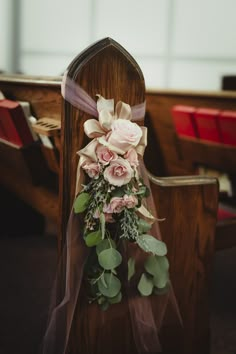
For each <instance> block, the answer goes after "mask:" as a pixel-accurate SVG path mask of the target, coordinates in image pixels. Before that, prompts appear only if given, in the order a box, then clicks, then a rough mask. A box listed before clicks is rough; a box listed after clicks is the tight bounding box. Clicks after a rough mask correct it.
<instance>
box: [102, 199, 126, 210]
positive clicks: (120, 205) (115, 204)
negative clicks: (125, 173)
mask: <svg viewBox="0 0 236 354" xmlns="http://www.w3.org/2000/svg"><path fill="white" fill-rule="evenodd" d="M123 209H124V200H123V198H120V197H113V198H111V200H110V203H109V204H108V205H105V206H104V208H103V211H104V213H108V214H112V213H120V212H122V210H123Z"/></svg>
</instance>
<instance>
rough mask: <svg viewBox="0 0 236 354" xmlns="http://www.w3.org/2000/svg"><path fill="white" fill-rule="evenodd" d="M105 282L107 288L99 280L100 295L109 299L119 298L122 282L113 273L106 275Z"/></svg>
mask: <svg viewBox="0 0 236 354" xmlns="http://www.w3.org/2000/svg"><path fill="white" fill-rule="evenodd" d="M104 281H105V283H106V285H107V287H105V286H104V284H103V281H102V280H101V278H100V279H99V280H98V289H99V291H100V293H101V294H102V295H104V296H106V297H108V298H113V297H115V296H117V295H118V293H119V292H120V289H121V282H120V280H119V279H118V278H117V277H116V276H115V275H114V274H112V273H105V274H104Z"/></svg>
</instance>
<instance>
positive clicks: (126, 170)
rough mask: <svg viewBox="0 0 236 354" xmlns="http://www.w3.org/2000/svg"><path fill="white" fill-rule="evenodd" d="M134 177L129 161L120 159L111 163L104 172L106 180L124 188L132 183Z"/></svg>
mask: <svg viewBox="0 0 236 354" xmlns="http://www.w3.org/2000/svg"><path fill="white" fill-rule="evenodd" d="M133 175H134V171H133V170H132V168H131V166H130V164H129V162H128V161H126V160H124V159H123V158H121V157H119V158H117V160H115V161H111V163H110V165H109V166H108V167H107V168H106V169H105V171H104V178H105V180H106V181H108V182H109V183H110V184H112V185H113V186H123V185H124V184H127V183H129V182H130V180H131V178H132V177H133Z"/></svg>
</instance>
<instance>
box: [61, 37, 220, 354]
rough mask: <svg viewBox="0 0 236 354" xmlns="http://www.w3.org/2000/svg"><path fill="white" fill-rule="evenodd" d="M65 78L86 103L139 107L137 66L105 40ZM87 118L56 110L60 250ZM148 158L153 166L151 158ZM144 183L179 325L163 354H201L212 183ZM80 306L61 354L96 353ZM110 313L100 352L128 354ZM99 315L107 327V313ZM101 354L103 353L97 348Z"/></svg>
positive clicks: (168, 331)
mask: <svg viewBox="0 0 236 354" xmlns="http://www.w3.org/2000/svg"><path fill="white" fill-rule="evenodd" d="M111 63H112V65H111ZM99 68H100V69H99ZM98 69H99V70H98ZM114 72H115V73H116V75H114ZM69 75H70V77H72V78H73V79H74V80H75V81H76V82H77V83H79V84H80V85H81V86H82V87H83V88H84V89H85V90H86V92H87V93H89V95H91V96H92V97H94V95H95V94H96V93H97V92H99V93H100V94H102V95H104V96H105V97H109V98H111V97H112V98H113V97H114V98H115V101H117V100H120V99H121V100H124V101H125V102H127V103H129V104H131V105H133V104H135V103H140V101H141V100H142V99H143V97H144V96H143V95H144V87H143V83H142V80H143V79H142V76H141V74H140V71H139V68H138V67H137V64H136V63H135V62H133V61H132V58H131V57H130V56H129V54H128V53H126V52H125V51H124V50H123V49H122V48H121V47H120V46H119V45H118V44H117V43H115V42H114V41H113V40H111V39H109V38H108V39H105V40H103V41H101V42H98V44H96V45H95V46H92V47H91V48H89V50H88V51H85V52H84V53H83V55H82V57H81V56H78V57H77V58H75V60H74V61H73V63H72V64H71V65H70V66H69ZM88 118H89V115H88V114H86V113H84V112H82V111H78V110H77V109H75V108H73V107H72V106H71V105H70V104H69V103H68V102H65V103H64V109H63V114H62V151H61V154H62V159H61V161H62V165H61V179H60V210H61V214H60V215H61V216H60V220H61V244H62V247H63V244H64V243H65V238H66V227H67V222H68V217H69V214H70V210H71V207H72V204H73V199H74V191H75V183H76V168H77V163H78V159H75V158H73V156H76V152H77V151H78V150H79V149H80V148H81V147H82V146H83V145H84V143H85V140H84V134H83V129H82V124H83V123H84V121H85V120H86V119H88ZM149 158H152V159H153V161H154V160H156V155H153V156H149ZM149 177H150V181H151V185H152V191H153V193H154V198H155V202H156V205H157V210H158V215H159V217H163V218H166V220H165V221H164V222H162V223H161V224H160V227H161V231H162V234H163V238H164V240H165V242H166V243H167V245H168V249H169V257H170V262H171V264H172V265H171V274H172V280H173V285H174V289H175V291H176V296H177V300H178V303H179V306H180V312H181V314H182V318H183V330H182V332H184V335H181V334H180V330H179V327H178V326H171V325H169V326H167V328H164V330H163V333H162V336H163V348H164V352H165V353H181V354H184V353H186V354H190V353H191V354H197V353H209V327H210V326H209V308H208V287H209V276H210V267H211V262H212V256H213V253H214V232H215V222H216V212H217V197H218V185H217V181H216V179H214V178H201V177H197V176H193V177H173V178H172V177H170V178H155V177H153V176H152V175H149ZM80 301H82V303H83V306H81V304H80V306H79V305H78V307H77V310H76V316H75V319H74V322H73V324H72V329H71V335H70V342H69V348H70V349H68V353H70V354H72V353H73V354H77V353H79V350H80V349H79V348H83V349H81V350H82V352H83V354H86V353H90V352H91V353H93V354H96V353H99V354H100V353H102V351H100V349H99V348H98V347H97V342H96V338H97V331H98V330H99V326H100V320H98V321H99V322H97V318H100V315H99V314H98V312H97V311H98V310H97V308H96V307H95V306H93V305H90V307H88V305H87V304H86V302H84V299H83V295H81V297H80ZM114 311H115V312H116V313H117V316H118V320H117V322H116V323H114V322H111V325H110V326H109V328H107V330H108V331H109V332H108V333H109V334H107V337H106V341H107V345H108V344H109V347H110V346H111V345H112V344H111V343H112V341H114V343H113V348H114V350H113V352H114V354H115V353H121V352H123V353H127V354H128V353H131V352H132V353H136V352H137V351H136V349H135V347H134V344H133V340H132V334H131V332H130V324H129V317H128V314H127V313H126V312H127V309H126V308H125V305H122V304H121V305H120V304H117V305H116V309H114ZM118 314H119V315H118ZM122 314H124V317H122V316H123V315H122ZM125 314H126V315H125ZM84 316H86V318H85V317H84ZM104 316H105V317H106V318H107V320H108V323H109V314H105V315H104ZM107 316H108V317H107ZM105 323H106V322H105ZM85 327H86V332H84V330H85ZM125 327H126V328H127V331H128V332H127V333H129V335H128V338H129V340H128V341H127V333H126V335H122V333H123V328H125ZM84 333H86V334H84ZM104 340H105V339H104ZM117 340H118V342H117ZM122 346H123V350H121V348H122ZM103 353H106V344H105V342H104V348H103Z"/></svg>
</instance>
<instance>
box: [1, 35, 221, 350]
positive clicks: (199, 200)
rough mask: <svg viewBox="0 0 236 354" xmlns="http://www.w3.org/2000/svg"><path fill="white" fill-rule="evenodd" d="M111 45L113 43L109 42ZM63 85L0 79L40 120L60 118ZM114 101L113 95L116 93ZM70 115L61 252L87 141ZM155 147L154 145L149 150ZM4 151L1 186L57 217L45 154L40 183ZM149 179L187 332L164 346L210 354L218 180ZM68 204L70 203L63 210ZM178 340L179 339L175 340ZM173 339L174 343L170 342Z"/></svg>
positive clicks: (15, 155)
mask: <svg viewBox="0 0 236 354" xmlns="http://www.w3.org/2000/svg"><path fill="white" fill-rule="evenodd" d="M107 45H108V46H109V45H110V43H109V41H108V42H107ZM75 65H76V61H75ZM60 83H61V78H56V79H55V80H53V79H50V78H47V79H46V78H45V79H41V78H37V77H35V78H34V77H28V78H27V77H23V78H22V77H12V78H9V77H7V78H6V77H2V78H0V89H1V90H2V91H3V92H4V94H5V95H6V97H9V98H12V99H16V100H26V101H29V102H30V104H31V107H32V113H33V115H35V116H36V117H37V118H40V117H42V116H50V117H54V118H56V119H60V116H61V95H60ZM121 92H122V91H120V94H121ZM150 95H151V96H152V94H149V93H148V94H147V95H146V99H147V102H149V103H148V107H149V105H150V107H151V104H150V97H151V96H150ZM112 97H114V93H113V92H112ZM127 97H129V96H126V94H124V98H123V99H124V100H126V99H127ZM117 98H118V97H117ZM131 103H132V102H131ZM148 109H149V108H148ZM67 113H68V106H67V108H65V111H64V113H63V117H65V114H67ZM69 113H70V114H72V116H73V119H72V120H69V121H67V122H65V121H64V122H63V127H62V153H61V154H62V156H61V159H62V166H61V170H60V181H61V182H60V185H61V188H60V200H61V202H60V203H61V212H60V216H59V224H60V225H61V228H60V230H61V231H60V237H59V241H58V244H59V249H61V248H62V246H63V244H64V242H65V232H66V224H67V219H68V214H69V210H70V207H71V204H72V200H73V195H74V188H73V187H74V182H73V179H74V174H73V173H72V171H75V169H76V162H75V160H74V159H73V160H70V159H68V153H69V152H71V149H72V150H73V152H75V151H77V149H78V148H79V146H81V144H82V142H83V139H82V140H81V135H80V134H79V131H77V133H75V134H78V135H75V136H74V137H73V141H72V140H71V142H70V132H71V131H73V132H76V130H70V128H71V125H73V127H74V128H76V127H77V126H78V125H79V126H80V124H81V123H82V122H81V118H80V116H78V114H77V112H76V110H72V112H71V111H70V110H69ZM63 120H64V118H63ZM167 136H168V135H167ZM150 145H151V141H150V142H149V147H150ZM157 147H158V142H157V145H154V154H153V155H152V156H150V155H149V153H147V160H149V158H148V156H149V157H150V159H151V160H153V159H154V157H155V158H156V156H157V155H156V154H157ZM4 148H5V146H3V145H2V144H0V167H1V171H4V173H1V176H0V183H1V184H2V185H4V186H6V187H7V188H9V189H11V190H12V191H13V192H14V193H15V194H16V195H18V196H19V197H20V198H22V199H23V200H25V201H26V202H28V203H29V204H30V205H32V206H33V207H34V208H36V209H37V210H38V211H40V212H41V213H42V214H44V215H47V216H50V217H52V218H54V219H57V218H58V192H57V188H55V185H56V184H57V181H56V182H55V180H54V182H55V184H54V185H52V182H53V181H49V179H50V178H49V177H51V176H49V177H48V174H47V173H46V176H45V168H46V169H47V167H45V164H44V165H41V162H42V161H41V159H42V155H39V156H38V157H37V158H36V161H37V164H38V165H39V166H40V168H39V169H40V170H41V173H42V175H43V176H42V178H40V179H39V181H37V183H36V184H35V181H33V180H32V176H31V175H30V173H29V169H28V166H27V165H25V159H24V158H22V151H16V150H13V149H12V148H11V149H10V148H9V147H7V148H6V149H8V150H7V153H5V155H4ZM4 156H5V157H4ZM6 156H10V161H12V162H10V163H9V164H7V163H6ZM35 156H36V155H34V157H35ZM151 160H149V161H148V162H150V161H151ZM16 165H17V170H16ZM157 165H158V168H160V166H162V160H161V158H160V159H159V160H158V163H157ZM63 166H64V167H63ZM66 166H67V167H68V166H69V168H68V169H67V168H65V167H66ZM162 167H163V166H162ZM163 172H164V169H163ZM157 173H158V171H157ZM47 177H48V178H49V179H47ZM150 181H151V186H152V191H153V194H154V198H155V202H156V206H157V210H158V215H159V217H160V218H162V217H163V218H165V219H166V220H165V221H163V222H161V223H160V228H161V232H162V235H163V238H164V240H165V242H166V243H167V245H168V249H169V258H170V262H171V278H172V282H173V286H174V289H175V292H176V296H177V300H178V303H179V306H180V312H181V315H182V318H183V324H184V327H183V330H184V333H185V335H184V336H180V335H179V331H177V328H175V327H174V328H173V327H172V328H171V326H170V327H169V328H166V333H165V331H164V333H163V341H164V342H163V347H164V349H165V352H166V353H170V352H173V353H177V352H179V353H181V354H182V353H183V354H184V353H186V354H190V353H193V354H195V353H196V354H197V353H199V352H201V353H209V327H210V325H209V311H208V310H209V309H208V288H209V277H210V267H211V262H212V256H213V253H214V227H215V221H216V210H217V196H218V187H217V181H216V179H214V178H201V177H198V176H193V177H170V178H160V177H159V178H157V177H154V176H153V175H151V174H150ZM49 182H50V183H49ZM68 191H69V194H68ZM65 199H66V202H65ZM63 200H64V202H63ZM63 203H65V204H64V211H63ZM62 211H63V213H62ZM57 220H58V219H57ZM189 220H191V222H189ZM175 332H176V334H175ZM177 336H178V337H179V338H176V337H177ZM170 338H172V339H174V340H175V341H172V340H170ZM177 339H179V340H177ZM177 342H179V347H178V350H177V348H176V346H175V345H174V348H173V347H172V348H171V344H172V343H174V344H175V343H177ZM132 352H133V351H132Z"/></svg>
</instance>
